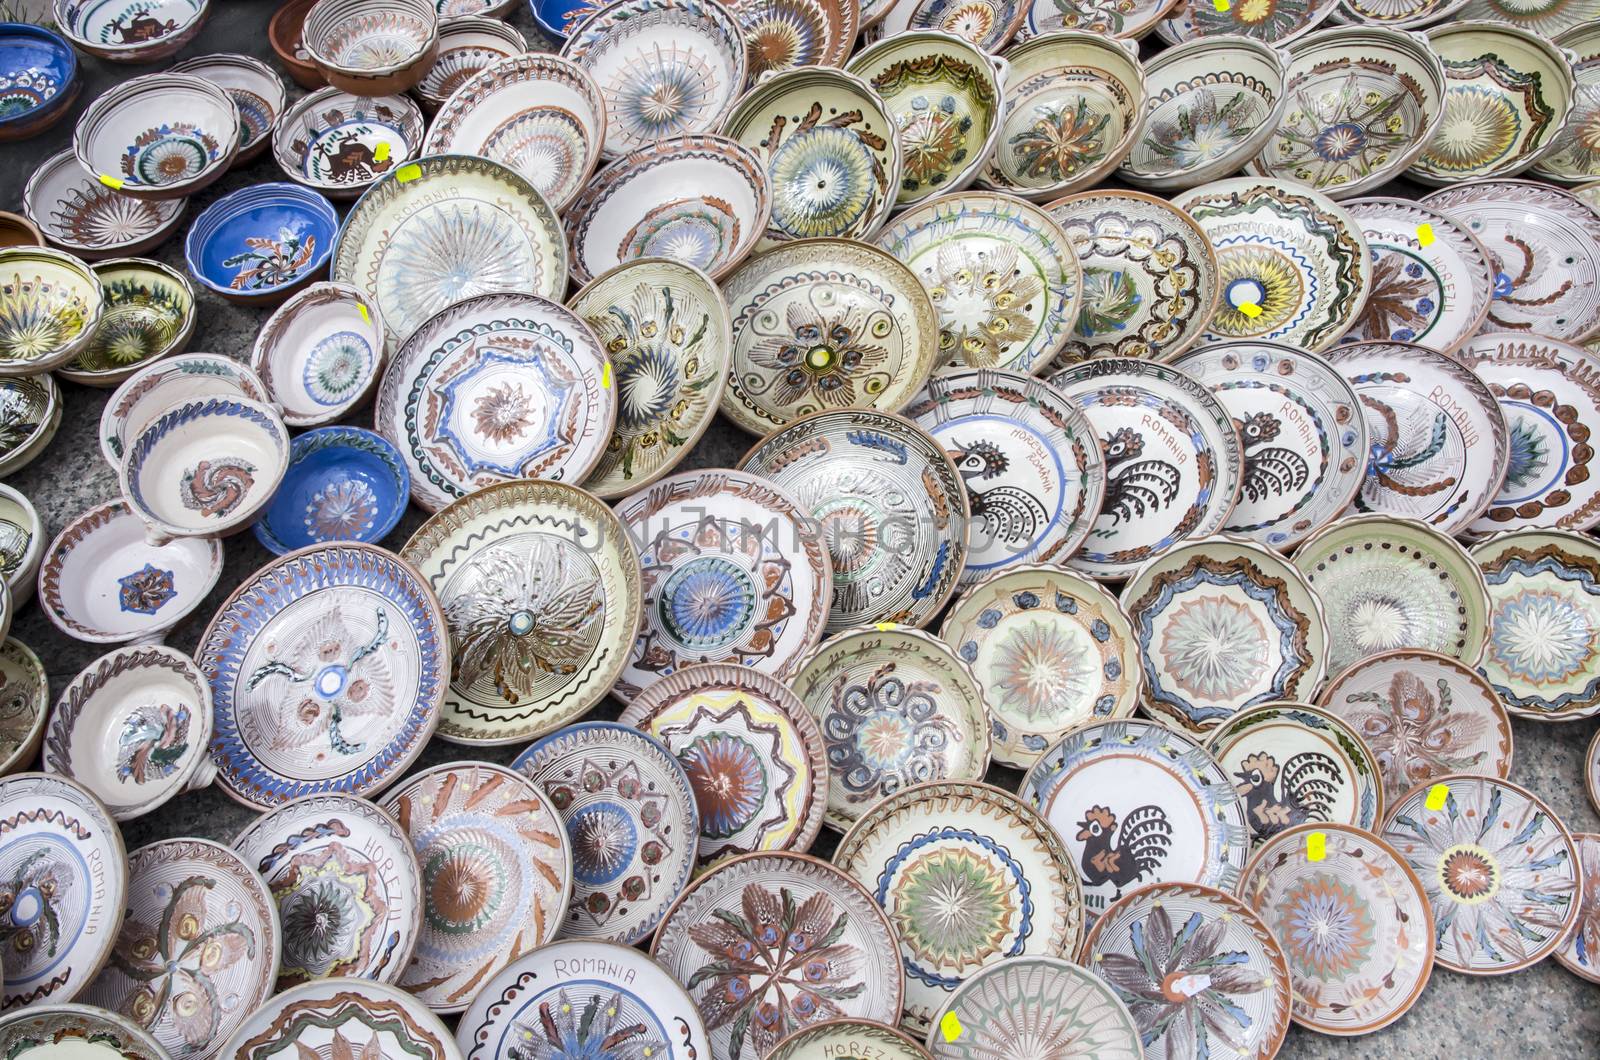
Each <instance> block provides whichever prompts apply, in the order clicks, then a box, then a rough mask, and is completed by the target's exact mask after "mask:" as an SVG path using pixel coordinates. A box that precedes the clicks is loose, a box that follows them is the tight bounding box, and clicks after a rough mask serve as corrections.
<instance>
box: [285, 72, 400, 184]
mask: <svg viewBox="0 0 1600 1060" xmlns="http://www.w3.org/2000/svg"><path fill="white" fill-rule="evenodd" d="M425 124H426V123H425V122H424V120H423V117H422V111H420V110H418V109H417V105H416V104H415V103H413V102H411V100H409V99H407V98H406V97H405V96H378V97H376V98H368V97H366V96H357V95H354V94H352V93H349V92H346V91H344V90H343V89H338V88H324V89H320V90H318V91H316V92H313V93H311V94H310V95H308V96H303V97H301V99H300V100H299V101H298V102H296V103H295V105H294V106H292V107H290V108H289V110H288V112H287V113H285V114H284V116H283V122H282V123H281V124H280V125H279V126H278V131H277V132H275V133H273V134H272V157H273V158H274V159H276V160H277V163H278V167H279V168H280V169H282V170H283V171H284V173H286V174H287V175H288V177H289V179H290V180H293V181H295V182H297V183H300V184H304V185H305V186H306V187H308V188H311V189H312V190H314V191H318V192H321V193H322V194H323V195H326V196H327V197H328V198H330V199H341V200H342V199H354V198H356V197H357V196H359V195H360V194H361V193H362V192H364V191H366V190H367V189H368V188H369V187H371V186H372V184H373V182H374V181H376V180H377V179H378V178H379V177H381V176H383V175H384V174H385V173H388V172H389V171H390V170H392V169H394V168H395V167H396V166H399V165H403V164H404V163H406V162H407V161H409V160H410V159H412V158H414V157H415V156H416V154H417V152H418V151H420V150H421V149H422V135H423V128H424V126H425Z"/></svg>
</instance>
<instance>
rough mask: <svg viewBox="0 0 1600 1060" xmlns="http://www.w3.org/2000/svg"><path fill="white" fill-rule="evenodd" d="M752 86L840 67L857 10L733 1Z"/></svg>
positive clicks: (814, 3)
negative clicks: (784, 75)
mask: <svg viewBox="0 0 1600 1060" xmlns="http://www.w3.org/2000/svg"><path fill="white" fill-rule="evenodd" d="M728 7H729V9H730V10H731V11H732V12H733V14H734V17H735V18H737V19H738V20H739V24H740V25H741V26H743V27H744V42H745V51H746V52H747V64H748V66H749V68H750V81H751V83H752V84H756V83H760V82H762V81H766V80H769V79H770V76H771V75H774V74H778V73H784V72H787V71H790V70H795V69H799V68H801V67H811V68H819V69H820V68H823V67H828V68H832V67H839V66H843V65H844V61H845V59H846V58H848V57H849V55H850V52H851V51H852V50H853V49H854V48H855V44H856V36H857V33H858V31H859V29H860V25H859V24H860V22H861V5H860V4H852V3H838V2H830V0H734V2H733V3H731V4H729V5H728Z"/></svg>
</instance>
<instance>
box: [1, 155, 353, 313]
mask: <svg viewBox="0 0 1600 1060" xmlns="http://www.w3.org/2000/svg"><path fill="white" fill-rule="evenodd" d="M338 233H339V215H338V213H337V212H336V211H335V210H334V208H333V203H331V202H329V201H328V200H327V199H325V198H324V197H322V196H321V195H319V194H317V193H316V192H314V191H312V190H311V189H309V188H303V187H301V186H300V185H298V184H282V183H275V184H274V183H269V184H253V185H250V186H249V187H245V188H241V189H239V190H238V191H236V192H233V193H232V194H230V195H225V196H223V197H222V198H220V199H218V200H217V201H216V202H214V203H212V204H211V205H210V206H208V207H206V210H205V212H204V213H202V214H201V215H200V216H199V217H196V218H195V219H194V224H192V225H190V226H189V234H188V235H187V236H185V237H184V241H183V259H184V261H185V263H187V264H188V266H189V272H190V274H191V275H192V276H194V278H195V279H196V280H198V281H200V284H201V286H204V287H208V288H210V289H211V290H212V291H214V292H215V293H217V294H219V295H221V296H222V297H223V298H224V299H226V300H228V301H230V302H234V303H237V304H239V305H247V306H264V305H277V304H278V303H279V302H281V301H283V300H284V299H285V298H287V297H288V296H289V295H291V294H293V293H295V292H296V291H298V290H300V289H301V288H303V287H305V286H306V285H307V284H309V283H310V282H311V281H313V280H315V279H316V278H317V277H318V276H321V275H323V274H324V273H325V272H326V271H327V269H328V261H329V259H330V258H331V257H332V256H333V243H334V237H335V236H336V235H338ZM0 253H3V252H0Z"/></svg>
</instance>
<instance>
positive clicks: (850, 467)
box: [739, 409, 968, 633]
mask: <svg viewBox="0 0 1600 1060" xmlns="http://www.w3.org/2000/svg"><path fill="white" fill-rule="evenodd" d="M739 466H740V467H741V468H742V469H743V470H744V471H747V472H750V473H751V474H754V475H758V476H762V477H765V478H768V479H770V480H772V482H773V483H774V484H776V485H777V486H778V487H779V488H780V489H782V490H786V491H788V492H789V493H790V494H791V495H793V496H794V498H795V499H796V500H798V501H799V502H800V507H801V509H802V510H803V511H805V512H808V513H809V514H810V515H811V517H812V518H813V519H815V520H816V521H817V522H818V523H820V524H821V527H822V532H823V535H824V538H825V540H826V541H827V543H828V554H829V557H830V558H831V560H832V564H833V605H832V607H831V608H830V609H829V612H828V624H827V632H829V633H837V632H838V631H840V630H843V629H849V628H851V627H852V626H856V625H861V624H863V623H867V622H900V623H905V624H907V625H914V626H923V625H927V624H928V623H929V622H931V621H933V617H934V616H935V615H936V614H938V613H939V611H940V610H941V609H942V608H943V607H944V605H945V603H946V602H947V601H948V600H949V599H950V596H951V594H952V593H954V592H955V589H956V583H957V580H958V579H959V578H960V576H961V571H962V568H963V567H964V565H965V564H966V557H967V532H968V526H967V524H968V518H967V514H968V508H967V496H966V489H965V488H964V486H963V485H962V480H961V478H960V476H959V475H958V474H957V472H956V467H955V464H954V462H952V461H951V459H950V456H949V454H947V453H946V452H945V450H944V448H943V447H942V446H941V445H940V444H939V443H938V442H937V441H936V440H935V439H934V438H933V437H931V436H930V435H929V434H928V433H927V432H926V431H924V430H922V428H920V427H918V426H916V425H915V424H913V423H911V422H910V421H909V420H904V419H901V418H900V417H899V416H891V415H889V414H887V413H882V412H872V411H868V410H859V409H849V410H841V411H837V412H834V411H826V412H818V413H814V414H812V415H810V416H806V417H803V418H801V419H798V420H796V421H794V422H793V423H791V424H789V426H787V427H784V428H781V429H779V430H777V431H774V432H773V433H772V434H770V435H768V436H767V437H766V438H763V439H762V440H761V441H760V442H758V443H756V445H755V447H754V448H753V449H751V450H750V452H748V453H746V454H745V456H744V459H743V460H741V461H740V465H739Z"/></svg>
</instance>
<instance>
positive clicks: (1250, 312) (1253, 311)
mask: <svg viewBox="0 0 1600 1060" xmlns="http://www.w3.org/2000/svg"><path fill="white" fill-rule="evenodd" d="M1239 312H1241V313H1243V314H1244V315H1245V316H1247V317H1249V318H1250V319H1251V320H1254V319H1255V318H1256V317H1258V316H1260V315H1261V307H1260V306H1258V305H1256V304H1255V303H1254V302H1245V303H1244V304H1243V305H1241V306H1240V307H1239Z"/></svg>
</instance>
